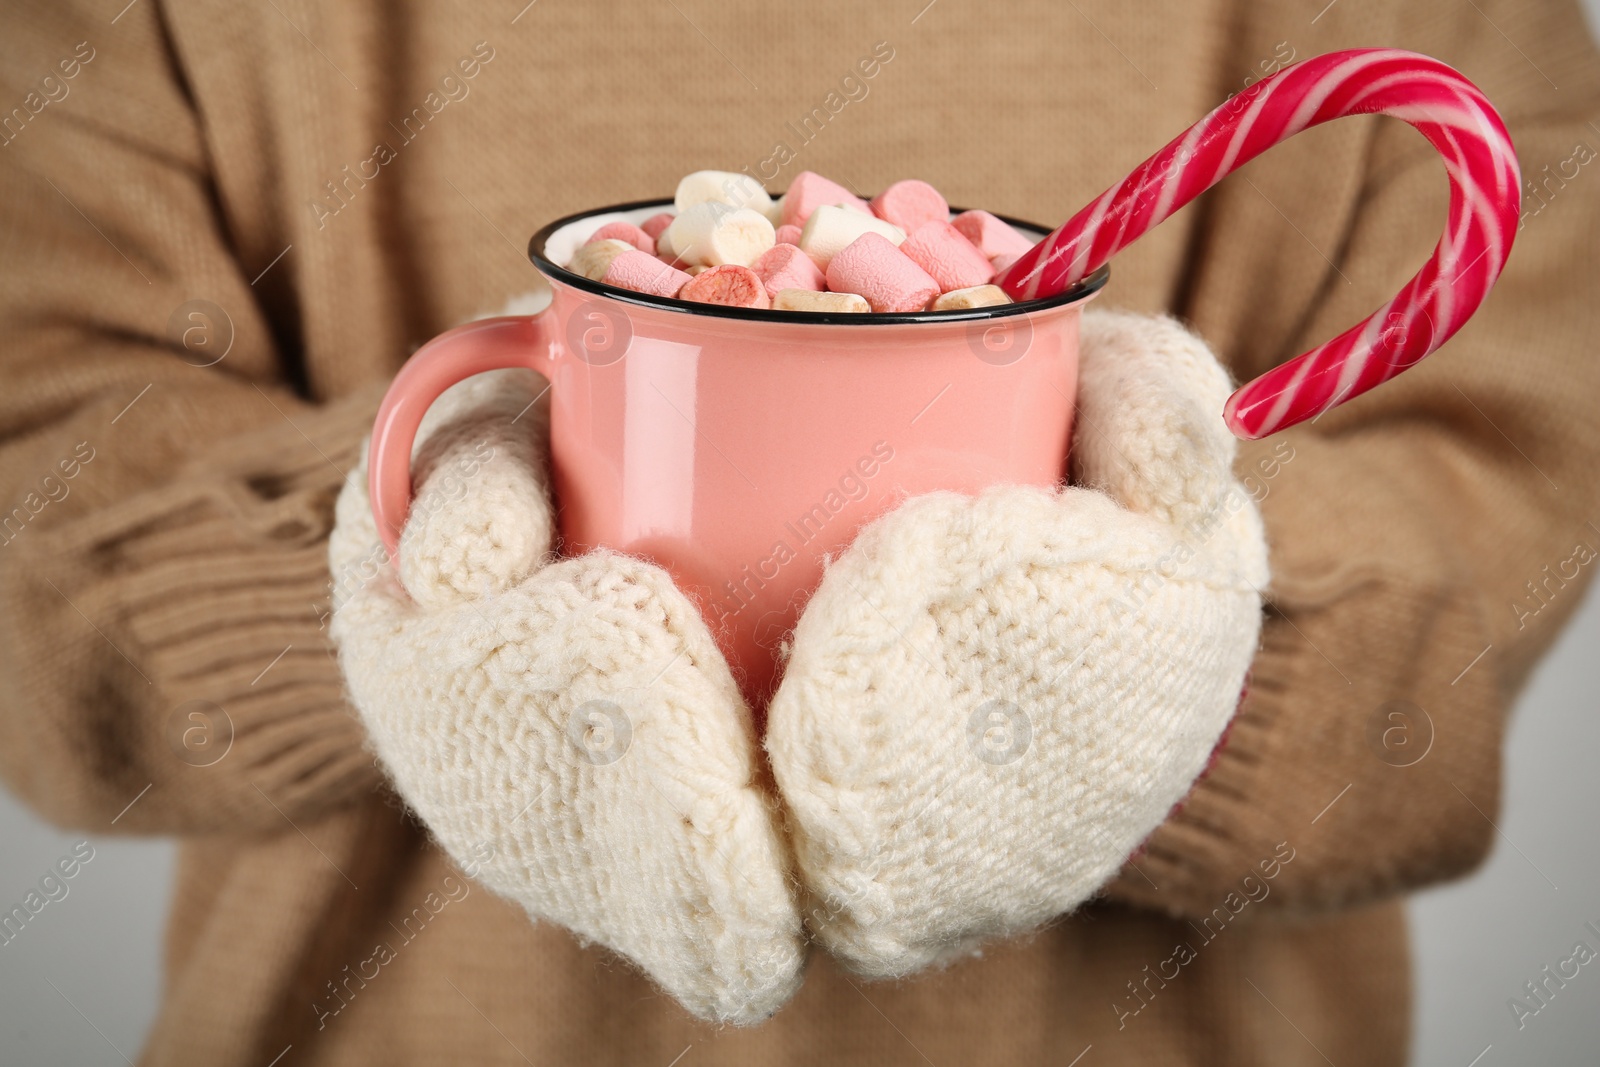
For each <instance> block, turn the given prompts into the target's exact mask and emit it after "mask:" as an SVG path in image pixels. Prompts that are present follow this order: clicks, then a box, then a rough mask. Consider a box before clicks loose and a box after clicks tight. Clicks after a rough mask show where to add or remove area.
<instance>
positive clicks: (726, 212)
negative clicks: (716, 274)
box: [657, 200, 778, 267]
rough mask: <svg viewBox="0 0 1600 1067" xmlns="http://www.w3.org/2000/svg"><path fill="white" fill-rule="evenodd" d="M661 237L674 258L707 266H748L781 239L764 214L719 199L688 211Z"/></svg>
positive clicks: (675, 220) (692, 264)
mask: <svg viewBox="0 0 1600 1067" xmlns="http://www.w3.org/2000/svg"><path fill="white" fill-rule="evenodd" d="M661 238H664V239H665V240H666V242H667V247H668V248H670V249H671V250H672V253H671V254H672V255H675V256H677V257H678V259H680V260H682V261H683V262H684V263H687V264H690V265H691V266H703V267H716V266H721V265H722V264H724V263H736V264H738V265H739V266H741V267H748V266H749V265H750V264H752V263H754V262H755V261H756V259H757V258H759V257H760V255H761V253H763V252H765V251H766V250H767V249H769V248H771V247H772V246H773V245H774V244H776V243H777V240H778V238H777V233H776V231H774V230H773V228H772V223H770V222H768V221H767V217H766V216H765V215H763V214H762V213H761V212H759V211H755V210H753V209H751V208H733V207H729V206H728V205H727V204H724V203H722V202H720V201H717V200H706V201H702V202H701V203H698V204H695V205H694V206H692V207H690V208H689V209H688V210H686V211H684V212H683V213H682V214H680V215H679V216H678V217H677V218H675V219H673V220H672V225H670V226H668V227H667V228H666V229H665V230H663V231H661ZM661 238H658V239H657V243H658V244H659V242H660V240H661Z"/></svg>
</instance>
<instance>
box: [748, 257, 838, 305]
mask: <svg viewBox="0 0 1600 1067" xmlns="http://www.w3.org/2000/svg"><path fill="white" fill-rule="evenodd" d="M750 269H751V270H753V271H755V272H756V275H757V276H758V277H759V278H760V279H761V282H762V284H763V285H765V286H766V287H767V292H768V293H769V294H771V295H772V296H777V295H778V293H779V292H781V291H782V290H784V289H822V288H824V286H825V285H826V284H827V283H826V282H824V281H823V276H822V271H820V270H818V269H817V265H816V263H815V262H814V261H813V260H812V258H811V257H810V256H808V255H806V254H805V253H804V252H802V251H800V249H799V248H798V247H797V246H795V245H773V246H772V247H771V248H769V249H767V250H766V251H765V252H763V253H761V256H760V258H758V259H757V260H756V261H755V262H754V263H752V264H750Z"/></svg>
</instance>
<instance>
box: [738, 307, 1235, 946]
mask: <svg viewBox="0 0 1600 1067" xmlns="http://www.w3.org/2000/svg"><path fill="white" fill-rule="evenodd" d="M1079 390H1080V392H1079V400H1078V404H1079V408H1078V416H1077V424H1076V431H1075V435H1074V440H1073V444H1072V466H1073V474H1074V478H1073V482H1074V487H1072V488H1065V489H1039V488H1023V487H1003V488H997V489H994V490H991V491H989V492H985V493H983V494H982V495H980V496H978V497H976V498H972V497H965V496H958V495H955V494H951V493H935V494H932V495H930V496H926V497H920V498H917V499H914V500H912V501H909V502H908V503H906V504H904V505H902V506H901V507H900V508H899V509H898V510H896V511H894V512H892V513H891V514H889V515H887V516H885V517H884V518H883V519H881V520H879V521H878V522H876V523H874V524H873V525H872V526H870V527H869V528H867V530H866V531H864V532H863V533H862V535H861V536H860V538H858V539H857V541H856V542H855V544H854V545H853V546H851V548H850V549H849V550H847V551H846V552H845V553H844V554H843V555H842V557H841V558H840V559H839V560H838V561H837V562H835V563H834V564H833V565H832V566H831V567H830V568H829V569H828V571H827V573H826V576H825V577H824V579H823V581H822V585H821V587H820V588H819V589H818V591H817V593H816V594H815V596H814V597H813V598H812V599H811V601H810V603H809V604H808V605H807V607H806V609H805V612H804V614H803V615H802V617H801V619H800V623H799V625H798V627H797V628H796V631H795V639H794V651H793V656H792V658H791V659H790V662H789V664H788V667H787V669H786V673H785V678H784V681H783V683H782V685H781V687H780V689H779V691H778V693H777V695H776V697H775V699H774V700H773V703H772V706H771V709H770V715H769V719H768V728H767V730H768V732H767V737H766V748H767V752H768V754H769V756H770V758H771V761H772V766H773V771H774V773H775V775H776V777H777V780H778V784H779V788H780V791H781V793H782V796H783V798H784V800H785V802H786V804H787V805H788V808H789V812H790V816H791V823H792V826H791V830H792V834H793V839H794V841H795V847H796V850H797V854H798V856H797V858H798V863H799V867H800V871H801V876H802V880H803V881H804V882H805V883H806V884H807V886H808V890H809V893H810V896H811V898H812V899H810V900H809V901H808V902H807V909H806V910H807V916H808V919H809V921H810V923H811V925H812V926H813V927H814V929H815V933H816V934H817V936H818V939H819V940H820V941H821V943H822V944H824V945H825V946H826V947H827V948H828V949H829V950H831V951H832V952H833V953H834V954H835V955H836V956H838V957H839V958H840V959H841V960H842V961H843V962H844V963H845V964H846V965H847V966H849V967H851V968H852V969H853V970H856V971H858V972H859V973H862V974H865V975H869V976H883V977H887V976H899V975H905V974H908V973H910V972H912V971H915V970H917V969H919V968H922V967H924V966H926V965H929V964H931V963H935V962H940V961H943V960H947V959H950V958H953V957H954V956H955V955H957V954H959V953H961V952H963V951H967V950H970V949H971V948H972V947H973V946H974V945H975V944H976V943H977V942H979V941H980V940H982V939H984V938H988V937H994V936H1003V935H1006V934H1010V933H1016V932H1020V931H1024V930H1028V929H1031V928H1033V927H1036V926H1038V925H1039V924H1041V923H1044V922H1046V921H1047V920H1049V919H1050V918H1052V917H1053V916H1056V915H1059V914H1062V913H1064V912H1067V911H1070V910H1072V909H1073V908H1075V907H1076V906H1077V905H1079V904H1080V903H1082V902H1083V901H1084V900H1085V899H1086V898H1088V897H1089V896H1090V895H1091V894H1093V893H1094V892H1095V891H1096V890H1097V889H1099V888H1100V887H1101V886H1102V885H1103V884H1104V883H1105V882H1107V881H1108V880H1109V879H1110V878H1111V877H1112V876H1113V875H1115V874H1116V873H1117V871H1118V870H1119V869H1120V868H1121V866H1122V864H1123V862H1124V861H1125V860H1126V859H1127V858H1128V856H1129V854H1130V853H1131V852H1132V851H1133V850H1134V849H1135V848H1136V847H1137V846H1138V845H1139V843H1140V842H1141V841H1143V840H1144V838H1145V837H1146V836H1147V835H1148V834H1149V833H1150V832H1151V831H1152V830H1153V829H1154V828H1155V827H1156V826H1157V825H1158V824H1159V823H1160V822H1161V821H1162V820H1163V818H1164V817H1165V816H1166V815H1167V813H1168V811H1169V810H1170V809H1171V808H1172V806H1173V804H1174V803H1175V802H1176V801H1178V800H1179V799H1181V798H1182V797H1183V795H1184V793H1185V792H1186V791H1187V790H1188V789H1189V787H1190V786H1191V784H1192V783H1193V782H1194V781H1195V779H1196V778H1197V777H1198V776H1199V774H1200V773H1201V771H1202V770H1203V768H1204V767H1205V765H1206V761H1207V758H1208V756H1209V755H1210V753H1211V751H1212V749H1213V747H1214V745H1215V744H1216V743H1217V740H1218V738H1219V736H1220V735H1221V733H1222V731H1223V729H1224V727H1225V726H1226V724H1227V722H1228V720H1229V718H1230V717H1231V716H1232V713H1233V710H1234V708H1235V706H1236V703H1237V701H1238V698H1239V692H1240V688H1241V686H1242V684H1243V682H1244V677H1245V672H1246V670H1247V669H1248V667H1249V665H1250V660H1251V658H1252V655H1253V653H1254V652H1255V648H1256V642H1257V638H1258V635H1259V631H1260V621H1261V593H1260V590H1261V589H1262V588H1263V587H1264V586H1265V585H1266V582H1267V550H1266V544H1265V540H1264V537H1263V532H1262V526H1261V519H1260V516H1259V514H1258V512H1257V510H1256V507H1255V504H1254V502H1253V501H1252V500H1251V499H1250V497H1249V495H1248V494H1247V493H1246V492H1245V491H1244V489H1243V488H1242V487H1241V486H1240V484H1239V483H1238V482H1237V481H1236V480H1235V479H1234V477H1233V473H1232V469H1231V464H1232V461H1233V457H1234V451H1235V443H1234V439H1233V438H1232V437H1231V436H1230V435H1229V433H1228V431H1227V429H1226V428H1225V427H1224V425H1223V422H1222V414H1221V413H1222V405H1223V402H1224V401H1225V400H1226V399H1227V397H1228V390H1229V383H1228V376H1227V373H1226V372H1225V371H1224V370H1223V369H1222V367H1221V366H1219V365H1218V363H1217V361H1216V360H1215V358H1213V356H1212V355H1211V353H1210V351H1209V350H1208V349H1207V348H1206V346H1205V345H1204V344H1203V343H1202V342H1201V341H1200V340H1199V339H1198V338H1196V337H1194V336H1192V335H1191V334H1189V333H1188V332H1186V331H1185V330H1184V329H1183V328H1182V327H1181V326H1179V325H1178V324H1177V323H1176V322H1173V321H1172V320H1170V319H1153V318H1145V317H1140V316H1134V315H1125V314H1110V313H1103V312H1102V313H1096V312H1090V313H1088V314H1086V315H1085V317H1084V320H1083V340H1082V367H1081V373H1080V380H1079ZM1078 486H1082V487H1081V488H1080V487H1078Z"/></svg>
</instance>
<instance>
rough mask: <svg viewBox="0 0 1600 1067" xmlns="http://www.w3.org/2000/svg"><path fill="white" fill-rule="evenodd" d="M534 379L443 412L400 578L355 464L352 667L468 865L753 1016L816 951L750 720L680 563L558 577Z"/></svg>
mask: <svg viewBox="0 0 1600 1067" xmlns="http://www.w3.org/2000/svg"><path fill="white" fill-rule="evenodd" d="M539 384H542V383H540V382H539V380H538V379H537V378H535V377H534V375H533V374H532V373H531V372H527V371H500V372H495V373H494V374H489V375H482V376H480V377H478V378H474V379H471V380H469V381H468V382H466V383H463V384H462V385H459V386H456V387H455V388H454V389H452V390H451V391H450V392H449V393H447V394H446V395H445V397H444V398H442V399H441V400H440V401H439V402H438V403H437V404H435V405H434V407H433V409H432V410H431V411H430V412H429V415H428V419H427V421H426V422H425V423H424V426H423V435H422V436H421V437H419V440H421V441H422V442H423V443H422V444H421V446H420V448H419V451H418V453H417V455H416V457H415V460H414V463H413V471H414V477H415V481H416V484H417V485H418V492H417V497H416V500H415V502H414V503H413V505H412V509H411V515H410V518H409V520H408V521H407V524H406V527H405V530H404V533H403V535H402V537H401V540H400V552H399V574H398V575H396V573H395V570H394V568H393V567H392V566H391V565H389V564H388V563H387V562H385V560H386V553H385V552H384V550H383V548H382V547H381V545H380V542H379V538H378V534H377V529H376V526H375V525H374V522H373V518H372V513H371V509H370V506H369V504H368V498H367V492H366V471H365V467H366V463H365V459H363V462H362V469H361V470H360V471H358V472H357V473H356V474H355V475H353V476H352V477H351V478H350V480H349V482H348V483H347V484H346V486H345V488H344V491H343V493H342V494H341V496H340V498H339V502H338V523H337V528H336V530H335V532H334V535H333V540H332V544H331V546H330V562H331V566H332V571H333V576H334V583H335V591H334V617H333V625H332V633H333V637H334V641H335V643H336V645H337V647H338V651H339V663H340V666H341V668H342V669H343V671H344V675H345V679H346V682H347V684H348V686H349V690H350V694H351V697H352V699H353V701H354V703H355V706H356V708H357V710H358V711H359V712H360V714H361V718H362V719H363V721H364V722H365V723H366V726H367V730H368V732H369V734H370V737H371V743H372V746H373V747H374V749H375V750H376V752H377V755H378V756H379V757H380V759H381V760H382V763H383V765H384V767H385V768H386V769H387V770H388V772H389V774H390V775H391V776H392V778H393V780H394V783H395V786H396V787H397V788H398V790H399V792H400V794H401V796H402V797H404V799H405V801H406V802H407V803H408V804H409V805H410V806H411V808H412V809H413V810H415V812H416V813H417V815H418V816H420V818H421V819H422V821H423V822H424V823H425V824H426V825H427V826H428V828H429V829H430V830H431V831H432V833H433V835H434V837H435V838H437V840H438V842H439V844H440V845H441V846H442V847H443V848H444V849H445V851H446V852H448V853H449V854H450V855H451V856H452V857H453V858H454V859H455V860H456V861H457V862H458V863H462V864H469V863H470V864H471V865H472V869H474V871H475V874H476V875H477V877H478V879H479V880H480V881H482V882H483V883H484V884H485V885H486V886H488V887H489V888H490V889H492V890H493V891H495V892H497V893H499V894H501V895H502V896H505V897H508V898H510V899H512V900H514V901H516V902H517V903H519V904H521V905H522V906H523V907H524V908H525V909H527V911H528V913H529V914H530V915H531V916H533V917H534V918H536V919H545V920H549V921H551V922H554V923H558V924H560V925H562V926H565V927H568V928H569V929H571V930H572V931H573V932H574V933H576V934H577V935H578V936H579V937H580V938H582V939H584V940H586V941H594V942H598V943H600V944H602V945H605V946H607V947H608V948H611V949H613V950H615V951H616V952H618V953H621V954H622V955H624V956H626V957H628V958H629V959H631V960H633V961H634V962H635V963H636V964H638V965H639V966H640V967H641V968H642V969H643V970H644V971H645V972H646V973H647V974H649V975H650V976H651V977H652V978H654V979H655V980H656V981H657V982H658V983H659V984H660V985H661V986H662V987H663V988H664V989H665V990H666V991H667V992H668V993H670V994H671V995H672V996H673V997H675V998H677V999H678V1000H679V1001H680V1002H682V1003H683V1005H684V1006H685V1007H686V1008H688V1010H689V1011H691V1012H693V1013H694V1014H695V1015H697V1016H700V1017H701V1018H704V1019H709V1020H715V1021H727V1022H733V1023H752V1022H756V1021H758V1020H760V1019H763V1018H765V1017H766V1016H768V1015H770V1014H771V1013H772V1012H774V1011H776V1010H777V1008H778V1007H779V1006H780V1005H782V1004H783V1003H784V1001H786V1000H787V999H788V998H789V997H790V996H791V995H792V994H793V993H794V991H795V990H796V988H797V987H798V985H799V982H800V968H801V964H802V961H803V948H804V941H803V930H802V927H801V923H800V918H799V914H798V910H797V906H796V903H795V900H794V895H793V891H792V887H791V885H790V881H789V878H788V875H787V871H786V864H787V859H786V853H785V846H784V844H783V840H782V838H781V835H780V834H779V832H778V829H777V825H776V821H775V818H774V814H773V810H772V805H771V804H769V803H768V802H767V799H766V795H765V794H764V793H763V791H762V789H761V787H760V785H759V784H758V782H759V778H760V775H761V774H762V767H761V760H760V754H759V751H758V749H757V747H756V744H757V742H756V738H755V733H754V728H753V726H752V723H751V718H750V713H749V711H748V709H747V708H746V707H745V705H744V703H743V701H742V700H741V699H740V697H739V693H738V690H737V688H736V687H735V685H734V681H733V678H732V676H731V675H730V673H729V670H728V667H727V665H726V664H725V663H724V661H723V659H722V657H721V655H720V654H719V653H718V651H717V649H716V647H715V645H714V644H713V643H712V640H711V636H710V634H709V632H708V631H707V630H706V627H705V625H704V623H703V622H702V621H701V619H700V616H699V614H698V613H697V612H696V611H695V609H694V607H693V606H692V605H691V604H690V603H689V601H688V600H686V599H685V598H684V597H683V595H682V594H681V593H679V592H678V590H677V589H676V588H674V587H673V584H672V582H671V580H670V579H669V578H668V577H667V575H666V573H665V572H663V571H661V570H660V569H658V568H656V567H652V566H650V565H648V564H645V563H642V562H640V561H638V560H634V559H629V558H627V557H623V556H618V555H615V554H611V553H605V552H595V553H591V554H589V555H586V556H583V557H580V558H577V559H568V560H562V561H560V562H548V560H547V556H548V555H549V552H550V547H551V540H552V536H553V531H552V522H551V508H550V503H549V500H548V497H547V494H546V492H545V488H544V478H545V475H544V469H545V459H544V445H543V443H542V442H543V441H544V440H545V433H544V426H543V420H544V418H545V415H544V413H543V411H542V409H540V408H538V407H537V406H535V405H534V403H533V401H534V398H535V392H534V390H535V388H536V387H537V386H538V385H539ZM536 441H537V442H540V443H539V444H535V442H536ZM484 857H487V859H485V858H484Z"/></svg>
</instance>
